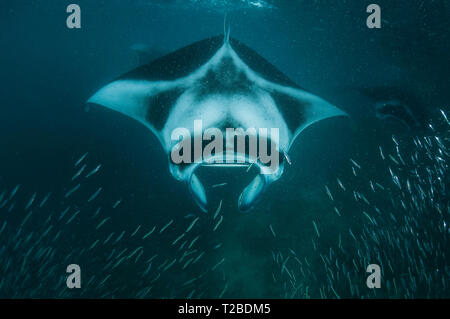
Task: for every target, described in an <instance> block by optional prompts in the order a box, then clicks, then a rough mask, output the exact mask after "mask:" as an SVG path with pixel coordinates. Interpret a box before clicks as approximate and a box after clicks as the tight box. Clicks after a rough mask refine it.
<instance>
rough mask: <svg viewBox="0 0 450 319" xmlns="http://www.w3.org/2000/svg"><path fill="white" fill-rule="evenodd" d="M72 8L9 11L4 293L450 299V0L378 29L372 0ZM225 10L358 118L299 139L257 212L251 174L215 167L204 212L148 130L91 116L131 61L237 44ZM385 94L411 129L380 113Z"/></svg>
mask: <svg viewBox="0 0 450 319" xmlns="http://www.w3.org/2000/svg"><path fill="white" fill-rule="evenodd" d="M73 2H75V1H73ZM69 3H71V2H69V1H56V0H48V1H45V2H42V1H32V0H17V1H13V2H9V3H6V2H5V3H1V4H0V28H1V30H2V31H1V32H0V43H1V48H2V49H1V51H0V61H1V62H0V63H1V72H0V81H1V82H0V83H1V85H0V96H1V106H0V136H1V139H0V149H1V150H2V151H1V157H0V197H1V200H0V297H3V298H18V297H27V298H28V297H32V298H79V297H89V298H138V297H141V298H186V297H189V298H202V297H204V298H205V297H206V298H216V297H224V298H250V297H254V298H336V297H342V298H361V297H364V298H374V297H375V298H386V297H388V298H433V297H434V298H448V297H449V291H450V290H449V285H450V281H449V271H450V268H449V259H450V255H449V249H448V239H449V236H450V232H449V229H448V223H449V222H450V220H449V213H450V203H449V192H448V186H447V185H448V184H449V181H448V179H449V178H448V161H449V155H450V153H449V152H450V151H449V147H450V145H449V138H450V136H449V129H450V124H449V123H448V120H446V118H445V116H448V119H450V107H449V103H448V101H449V97H450V96H449V92H450V91H449V81H448V78H449V75H450V63H449V61H450V57H449V53H448V52H450V51H449V49H450V48H449V45H450V41H449V31H448V30H449V25H448V16H449V13H450V5H449V4H448V2H446V1H433V2H431V1H408V2H404V3H400V2H396V3H393V2H392V1H378V4H379V5H380V7H381V9H382V28H381V29H369V28H367V26H366V18H367V16H368V13H366V7H367V5H368V4H369V3H370V2H367V1H339V2H336V1H300V0H298V1H287V0H286V1H269V0H267V1H261V0H259V1H257V0H255V1H244V0H236V1H231V0H229V1H225V0H223V1H219V0H216V1H193V0H192V1H187V0H186V1H177V0H173V1H162V0H159V1H150V0H148V1H144V0H135V1H119V0H108V1H100V0H98V1H86V0H85V1H76V3H77V4H79V5H80V7H81V17H82V18H81V19H82V20H81V25H82V27H81V29H68V28H67V27H66V18H67V15H68V14H67V13H66V7H67V5H68V4H69ZM225 15H226V24H227V25H228V26H229V27H230V29H231V36H232V37H233V38H234V39H238V40H239V41H241V42H243V43H245V44H246V45H247V46H249V47H250V48H252V49H253V50H255V51H256V52H257V53H258V54H260V55H261V56H263V57H264V58H265V59H267V60H268V61H270V62H271V63H272V64H273V65H274V66H275V67H277V68H278V69H279V70H280V71H282V72H283V73H284V74H286V75H287V76H288V77H289V78H291V79H292V80H293V81H294V82H296V83H297V84H298V85H300V86H301V87H303V88H305V89H306V90H308V91H310V92H312V93H314V94H316V95H318V96H320V97H322V98H324V99H326V100H327V101H330V102H331V103H333V104H334V105H336V106H338V107H339V108H341V109H343V110H344V111H346V112H347V113H348V114H349V117H348V118H332V119H328V120H325V121H323V122H320V123H317V124H315V125H313V126H311V127H309V128H308V129H307V130H305V131H304V132H303V133H302V135H301V136H300V137H299V138H298V139H297V140H296V141H295V144H294V145H293V147H292V149H291V150H290V154H289V156H290V159H291V161H292V165H287V166H286V168H285V172H284V175H283V176H282V178H281V179H280V180H278V181H277V182H276V183H274V184H273V185H272V186H271V187H270V189H269V190H268V191H267V193H266V194H265V196H264V198H263V199H262V201H261V202H259V203H258V204H257V206H256V207H255V208H254V209H253V210H252V211H251V212H249V213H246V214H242V213H241V212H239V211H238V209H237V198H238V196H239V193H240V191H241V190H242V188H243V187H244V186H245V185H246V184H248V182H249V181H250V179H251V176H249V173H251V172H249V173H247V172H246V171H245V169H242V168H233V169H223V170H219V171H217V170H207V169H206V170H205V171H204V172H202V174H203V175H202V178H203V179H204V183H205V186H206V187H207V188H208V189H209V191H210V196H211V197H210V198H211V207H210V211H209V212H208V213H203V212H202V211H201V210H200V209H199V207H198V206H197V205H196V204H195V202H194V201H193V199H192V197H191V196H190V194H189V191H188V189H187V188H186V187H185V185H184V184H183V183H180V182H178V181H176V180H175V179H173V177H172V176H171V175H170V172H169V169H168V162H167V155H166V154H165V153H164V152H163V149H162V147H161V145H160V143H159V141H158V140H157V138H156V137H155V136H154V135H153V134H152V133H151V132H150V131H149V130H148V129H147V128H145V127H144V126H143V125H141V124H139V123H137V122H136V121H134V120H133V119H131V118H128V117H126V116H124V115H121V114H119V113H116V112H114V111H111V110H107V109H106V108H101V107H99V106H92V105H89V106H88V105H86V101H87V99H88V98H89V97H90V96H92V94H94V93H95V92H96V91H97V90H98V89H99V88H100V87H102V86H103V85H105V84H106V83H108V82H110V81H112V80H114V79H116V78H117V77H118V76H120V75H121V74H123V73H125V72H127V71H129V70H131V69H133V68H135V67H137V66H138V65H139V58H138V55H137V53H136V52H135V50H133V48H135V49H136V47H142V46H145V47H146V48H150V49H152V50H153V51H154V52H158V55H165V54H168V53H170V52H172V51H174V50H177V49H179V48H181V47H184V46H186V45H189V44H191V43H193V42H196V41H199V40H203V39H205V38H208V37H212V36H216V35H220V34H223V27H224V17H225ZM377 88H378V90H376V89H377ZM380 88H381V89H380ZM387 88H389V89H387ZM364 90H365V91H364ZM364 92H365V93H364ZM386 101H388V102H390V103H391V102H392V101H395V102H396V103H399V104H401V105H403V106H406V107H407V108H408V110H410V111H411V113H412V114H413V116H414V117H415V118H416V120H417V124H415V125H408V123H407V124H406V125H405V123H404V121H403V122H402V120H405V117H404V116H397V117H389V118H382V116H381V115H380V114H379V113H377V111H376V105H377V103H384V102H386ZM403 110H404V109H403ZM443 114H445V116H444V115H443ZM429 124H431V127H430V126H429ZM393 136H394V137H393ZM397 144H398V149H397V148H396V146H397ZM380 147H381V149H382V150H383V157H384V159H383V157H382V156H381V154H380ZM86 153H87V155H86V157H85V158H84V159H83V161H82V162H81V163H80V164H78V165H77V166H75V163H76V162H77V160H78V159H80V157H82V156H83V155H84V154H86ZM389 155H391V157H389ZM350 159H352V160H354V161H355V162H356V164H354V163H353V162H352V161H351V160H350ZM83 165H86V166H85V168H84V169H83V171H82V172H81V174H80V176H78V177H76V178H74V179H73V176H74V175H75V174H76V173H77V172H78V171H79V170H80V169H81V168H82V167H83ZM98 165H101V167H100V168H99V170H98V172H97V173H95V174H93V175H92V176H90V177H88V178H86V175H87V174H88V173H89V172H91V171H92V170H94V169H95V168H96V167H97V166H98ZM389 170H391V171H392V173H391V172H390V171H389ZM394 176H395V177H394ZM396 178H397V179H396ZM72 179H73V180H72ZM338 179H339V181H340V183H341V184H342V185H343V186H340V185H339V182H338ZM397 180H398V182H397ZM220 183H227V185H224V186H219V187H212V186H213V185H216V184H220ZM376 183H378V185H377V184H376ZM17 185H20V187H19V188H18V190H17V192H16V193H15V194H14V195H13V196H11V194H12V192H13V190H14V189H15V187H16V186H17ZM77 185H80V186H79V188H77V189H76V190H75V191H74V192H73V193H72V194H70V195H69V196H68V192H70V191H71V190H73V189H74V187H77ZM325 185H326V186H327V187H328V189H329V190H330V193H331V196H330V195H328V194H327V191H326V187H325ZM99 188H101V190H100V193H99V194H98V196H97V197H96V198H94V199H92V200H91V201H89V198H90V197H91V196H92V195H93V194H94V193H95V192H96V191H97V190H98V189H99ZM49 193H51V195H50V196H49V197H48V200H46V201H45V202H42V201H43V199H44V198H45V197H46V195H47V194H49ZM34 194H36V195H34ZM33 198H34V200H33V201H31V200H30V199H33ZM118 201H120V203H118ZM221 201H222V204H221V209H220V211H219V212H218V217H216V218H214V213H215V212H216V208H217V207H218V206H219V203H220V202H221ZM114 207H115V208H114ZM67 208H68V210H67V211H66V209H67ZM98 209H100V211H99V210H98ZM336 210H337V211H336ZM64 212H65V213H64ZM72 217H73V218H72ZM197 217H198V220H197V221H196V222H195V224H194V225H193V226H192V228H191V229H190V230H189V231H187V232H186V230H187V229H188V227H189V226H190V225H191V224H192V222H193V221H194V220H195V219H196V218H197ZM219 219H221V220H222V222H221V223H220V225H217V223H218V220H219ZM170 221H172V223H171V224H170V225H169V226H168V227H167V228H166V229H164V231H162V232H161V230H162V229H163V227H164V226H165V225H167V224H168V223H169V222H170ZM152 229H154V231H153V232H152V233H151V234H149V232H150V231H151V230H152ZM183 234H184V235H183ZM146 235H147V237H146ZM181 235H183V237H182V238H180V239H178V238H179V236H181ZM197 236H199V237H198V238H197ZM144 237H145V238H144ZM196 238H197V239H196ZM176 239H178V241H176V242H175V243H174V241H175V240H176ZM136 249H137V250H136ZM69 264H78V265H79V266H80V268H81V276H82V277H81V278H82V286H81V288H80V289H69V288H67V286H66V278H67V276H68V274H67V273H66V267H67V265H69ZM171 264H172V265H171ZM369 264H379V265H380V266H381V269H382V279H381V283H382V288H380V289H369V288H368V287H367V286H366V278H367V276H368V273H367V272H366V268H367V266H368V265H369ZM150 265H151V266H150ZM169 266H170V267H169Z"/></svg>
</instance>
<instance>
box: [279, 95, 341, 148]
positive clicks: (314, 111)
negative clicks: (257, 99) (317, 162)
mask: <svg viewBox="0 0 450 319" xmlns="http://www.w3.org/2000/svg"><path fill="white" fill-rule="evenodd" d="M272 96H273V98H274V100H275V102H276V103H277V106H278V108H279V109H280V111H281V112H282V113H283V115H284V119H285V121H286V123H287V125H288V127H289V129H290V131H291V132H292V137H291V138H290V141H289V145H288V149H287V150H285V151H288V150H289V148H290V147H291V146H292V143H293V142H294V140H295V139H296V138H297V137H298V136H299V135H300V133H301V132H302V131H303V130H304V129H306V128H307V127H308V126H310V125H312V124H314V123H316V122H319V121H321V120H324V119H327V118H331V117H335V116H348V114H347V113H345V112H344V111H343V110H341V109H339V108H337V107H336V106H334V105H332V104H331V103H329V102H327V101H325V100H324V99H322V98H320V97H318V96H316V95H314V94H311V93H309V92H307V91H304V90H302V89H296V88H289V87H280V86H278V87H277V92H273V93H272Z"/></svg>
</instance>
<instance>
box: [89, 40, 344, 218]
mask: <svg viewBox="0 0 450 319" xmlns="http://www.w3.org/2000/svg"><path fill="white" fill-rule="evenodd" d="M88 103H94V104H98V105H101V106H104V107H107V108H110V109H113V110H115V111H118V112H121V113H123V114H125V115H127V116H129V117H132V118H134V119H136V120H137V121H139V122H141V123H142V124H144V125H145V126H146V127H148V128H149V129H150V130H151V131H152V132H153V133H154V134H155V135H156V136H157V137H158V139H159V140H160V142H161V144H162V146H163V148H164V151H165V152H166V153H167V154H168V156H169V168H170V172H171V174H172V175H173V177H174V178H176V179H177V180H180V181H184V182H186V183H187V185H188V187H189V190H190V192H191V194H192V196H193V197H194V199H195V201H196V203H197V204H198V205H199V206H200V208H201V209H202V210H204V211H207V204H208V201H207V196H206V192H205V189H204V187H203V186H202V183H201V181H200V180H199V178H198V177H197V176H196V175H195V170H196V169H197V168H198V167H199V166H201V165H206V164H207V163H211V159H207V158H203V159H202V160H201V161H193V162H192V163H189V164H186V163H181V164H175V163H174V162H173V161H171V160H170V154H171V150H172V149H173V147H174V146H175V145H176V144H177V143H178V141H173V140H172V139H171V134H172V132H173V130H174V129H175V128H179V127H181V128H187V129H188V130H189V132H191V135H192V136H194V134H195V132H194V121H195V120H201V121H202V123H203V125H202V129H203V132H204V131H205V130H207V129H208V128H218V129H219V130H221V131H223V132H225V130H226V128H242V129H243V130H247V129H248V128H254V129H256V131H258V129H260V128H263V129H270V128H277V129H278V132H279V138H278V139H277V142H276V145H274V147H275V149H276V150H277V151H278V154H281V156H279V158H280V163H279V166H278V169H277V170H274V171H267V166H266V165H265V164H264V163H262V162H261V161H259V160H258V156H256V158H249V156H246V154H242V153H237V152H235V154H234V155H236V156H237V157H239V156H240V157H241V158H244V160H245V162H246V164H248V165H256V166H257V168H259V174H258V175H257V176H256V177H255V178H254V179H253V181H252V182H251V183H250V184H249V185H248V186H246V187H245V189H244V190H243V192H242V193H241V195H240V197H239V201H238V206H239V209H240V210H241V211H248V210H250V209H251V208H252V207H254V205H255V203H256V202H257V201H258V200H259V199H260V198H261V196H262V194H263V193H264V192H265V190H266V189H267V187H268V186H269V185H270V184H271V183H272V182H274V181H276V180H277V179H279V178H280V176H281V175H282V173H283V168H284V160H283V159H284V158H286V159H287V160H288V161H289V157H288V156H287V154H288V151H289V149H290V147H291V145H292V143H293V141H294V140H295V138H296V137H297V136H298V135H299V134H300V133H301V132H302V130H304V129H305V128H306V127H308V126H310V125H311V124H313V123H315V122H317V121H320V120H322V119H326V118H329V117H334V116H345V115H346V113H345V112H343V111H342V110H340V109H338V108H337V107H335V106H333V105H331V104H330V103H328V102H327V101H325V100H323V99H321V98H320V97H318V96H315V95H313V94H311V93H309V92H307V91H306V90H304V89H302V88H301V87H299V86H298V85H297V84H295V83H294V82H293V81H292V80H290V79H289V78H288V77H287V76H285V75H284V74H283V73H282V72H280V71H279V70H277V69H276V68H275V67H274V66H273V65H272V64H270V63H269V62H267V61H266V60H265V59H264V58H263V57H261V56H260V55H259V54H257V53H256V52H255V51H253V50H252V49H250V48H249V47H247V46H246V45H244V44H243V43H241V42H239V41H237V40H235V39H233V38H229V37H227V36H225V37H224V36H217V37H213V38H209V39H206V40H202V41H199V42H196V43H194V44H191V45H189V46H187V47H184V48H181V49H179V50H177V51H175V52H173V53H170V54H168V55H166V56H163V57H161V58H158V59H156V60H155V61H152V62H150V63H148V64H146V65H143V66H141V67H138V68H137V69H135V70H132V71H130V72H128V73H126V74H124V75H123V76H121V77H119V78H118V79H116V80H115V81H113V82H111V83H109V84H107V85H106V86H104V87H103V88H101V89H100V90H99V91H97V92H96V93H95V94H94V95H93V96H92V97H91V98H90V99H89V100H88ZM258 132H259V131H258ZM271 143H275V142H274V141H271ZM250 163H252V164H250ZM213 165H214V164H213Z"/></svg>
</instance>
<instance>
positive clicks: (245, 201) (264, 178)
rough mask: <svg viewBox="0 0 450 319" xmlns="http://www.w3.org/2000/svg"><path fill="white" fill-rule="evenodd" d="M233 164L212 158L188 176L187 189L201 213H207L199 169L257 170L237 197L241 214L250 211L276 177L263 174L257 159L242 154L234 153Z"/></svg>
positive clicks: (215, 157)
mask: <svg viewBox="0 0 450 319" xmlns="http://www.w3.org/2000/svg"><path fill="white" fill-rule="evenodd" d="M233 156H234V157H233V158H234V161H233V162H227V161H225V162H217V160H220V159H221V158H222V157H221V155H218V156H212V157H210V158H208V159H206V160H204V161H203V162H201V163H198V164H197V165H195V167H193V169H192V171H191V173H190V176H189V178H188V188H189V191H190V193H191V195H192V197H193V198H194V200H195V202H196V203H197V205H198V206H199V207H200V208H201V209H202V211H204V212H207V211H208V208H207V207H208V200H207V195H206V191H205V188H204V187H203V184H202V182H201V181H200V179H199V178H198V177H197V175H196V171H197V170H198V169H199V168H200V167H214V168H236V167H247V170H246V171H247V172H248V171H249V170H250V168H251V167H253V166H255V167H256V168H258V170H259V172H258V174H257V175H256V176H255V177H254V179H253V180H252V181H251V182H250V183H249V184H248V185H247V186H246V187H245V188H244V190H243V191H242V192H241V194H240V195H239V200H238V208H239V210H240V211H241V212H248V211H250V210H251V209H252V208H253V207H254V206H255V205H256V204H257V203H258V201H259V200H260V199H261V198H262V195H263V193H264V192H265V190H266V189H267V186H268V185H269V184H270V183H271V182H272V181H273V180H275V179H277V178H278V176H274V174H271V175H269V174H264V172H266V171H267V167H266V166H264V165H263V164H262V163H260V162H259V161H258V160H257V159H251V158H249V157H247V156H245V155H243V154H239V153H234V154H233ZM276 175H281V172H278V173H276Z"/></svg>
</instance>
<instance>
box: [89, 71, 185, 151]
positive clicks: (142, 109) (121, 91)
mask: <svg viewBox="0 0 450 319" xmlns="http://www.w3.org/2000/svg"><path fill="white" fill-rule="evenodd" d="M178 96H179V94H178V89H177V87H176V85H175V84H173V83H170V82H164V81H161V82H152V81H146V80H127V79H123V80H117V81H114V82H111V83H109V84H107V85H105V86H104V87H102V88H101V89H100V90H98V91H97V92H96V93H95V94H94V95H93V96H92V97H91V98H90V99H89V100H88V101H87V102H88V103H93V104H98V105H101V106H104V107H106V108H109V109H112V110H114V111H117V112H119V113H122V114H124V115H127V116H129V117H131V118H133V119H135V120H137V121H139V122H141V123H142V124H144V125H145V126H146V127H147V128H149V129H150V130H151V131H152V132H153V133H154V134H155V135H156V136H157V137H158V138H159V140H160V141H161V136H160V135H161V134H160V131H161V129H162V127H163V126H164V124H165V121H166V118H167V113H168V112H169V111H170V108H171V105H172V104H173V103H174V101H175V100H176V99H177V98H178ZM161 143H162V141H161ZM162 144H163V143H162ZM163 146H164V144H163Z"/></svg>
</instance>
